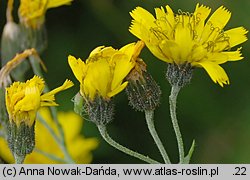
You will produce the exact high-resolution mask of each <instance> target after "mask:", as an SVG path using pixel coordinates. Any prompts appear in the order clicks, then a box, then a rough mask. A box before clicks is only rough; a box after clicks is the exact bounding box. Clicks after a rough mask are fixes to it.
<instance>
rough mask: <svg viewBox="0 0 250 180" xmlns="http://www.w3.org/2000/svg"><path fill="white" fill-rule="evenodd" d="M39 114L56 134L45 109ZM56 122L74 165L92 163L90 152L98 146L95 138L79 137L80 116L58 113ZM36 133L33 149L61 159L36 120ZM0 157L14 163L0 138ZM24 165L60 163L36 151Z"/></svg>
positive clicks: (45, 129) (46, 131) (51, 120)
mask: <svg viewBox="0 0 250 180" xmlns="http://www.w3.org/2000/svg"><path fill="white" fill-rule="evenodd" d="M39 113H40V114H41V116H42V117H43V119H45V120H46V122H47V123H48V125H49V126H50V127H51V128H52V129H53V130H54V132H55V133H56V134H58V131H57V128H56V124H55V122H54V120H53V119H52V117H51V115H50V112H49V110H48V109H47V108H41V109H40V110H39ZM58 120H59V122H60V124H61V126H62V129H63V131H64V134H65V142H66V146H67V149H68V151H69V154H70V155H71V157H72V158H73V160H74V161H75V162H76V163H90V162H91V161H92V154H91V151H92V150H94V149H96V148H97V146H98V141H97V139H96V138H85V137H84V136H83V135H81V129H82V125H83V120H82V119H81V117H80V116H78V115H77V114H75V113H74V112H71V111H70V112H58ZM35 131H36V145H35V149H37V150H39V151H41V152H44V153H48V154H51V155H53V156H56V157H58V158H61V159H63V158H64V157H63V153H62V151H61V149H60V147H59V146H58V144H57V143H56V142H55V140H54V139H53V137H52V136H51V134H50V133H49V131H48V130H47V128H46V127H45V126H43V124H42V123H40V122H39V121H38V120H37V121H36V125H35ZM0 147H1V148H0V156H1V158H3V159H4V160H5V161H6V162H7V163H14V158H13V156H12V154H11V152H10V149H9V148H8V145H7V142H6V141H5V140H4V139H3V138H0ZM24 163H26V164H54V163H62V162H60V161H57V160H55V159H50V158H48V157H47V156H45V155H43V154H41V153H39V152H38V151H33V152H32V153H31V154H29V155H27V156H26V158H25V161H24Z"/></svg>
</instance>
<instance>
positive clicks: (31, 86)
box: [5, 76, 73, 127]
mask: <svg viewBox="0 0 250 180" xmlns="http://www.w3.org/2000/svg"><path fill="white" fill-rule="evenodd" d="M72 86H73V83H72V82H71V81H69V80H66V81H65V82H64V84H63V85H62V86H60V87H58V88H56V89H54V90H52V91H50V92H48V93H45V94H42V92H43V89H44V87H45V84H44V81H43V79H42V78H40V77H38V76H34V77H33V78H32V79H30V80H28V81H26V82H25V83H23V82H14V83H13V84H12V85H11V86H10V87H8V88H6V93H5V100H6V108H7V111H8V114H9V120H10V122H14V123H15V124H16V125H17V126H19V125H20V124H21V123H22V122H24V123H25V124H26V125H27V126H29V127H31V126H32V125H33V124H34V121H35V118H36V112H37V110H38V109H39V108H40V107H44V106H57V104H56V103H55V94H57V93H58V92H60V91H63V90H65V89H68V88H70V87H72Z"/></svg>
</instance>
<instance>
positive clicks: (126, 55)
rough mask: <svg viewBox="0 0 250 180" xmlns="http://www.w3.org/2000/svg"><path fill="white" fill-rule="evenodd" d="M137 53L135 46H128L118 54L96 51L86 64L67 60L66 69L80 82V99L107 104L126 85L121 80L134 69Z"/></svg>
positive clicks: (103, 50)
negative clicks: (104, 101) (100, 100)
mask: <svg viewBox="0 0 250 180" xmlns="http://www.w3.org/2000/svg"><path fill="white" fill-rule="evenodd" d="M137 51H138V44H136V43H131V44H128V45H126V46H124V47H122V48H121V49H119V50H115V49H113V48H112V47H104V46H100V47H97V48H96V49H94V50H93V51H92V52H91V53H90V55H89V57H88V59H87V60H86V62H84V61H82V60H81V59H80V58H79V59H76V58H75V57H73V56H69V57H68V62H69V65H70V67H71V69H72V71H73V73H74V75H75V76H76V78H77V80H78V81H79V82H80V93H81V95H82V96H83V97H85V98H88V99H90V100H94V99H95V97H96V96H101V97H102V98H104V99H106V100H108V99H110V98H111V97H112V96H114V95H116V94H118V93H119V92H121V91H122V90H123V89H124V88H125V87H126V86H127V84H128V82H123V80H124V78H125V77H126V76H127V75H128V73H129V72H130V71H131V69H132V68H133V67H134V65H135V60H136V57H135V56H138V52H137Z"/></svg>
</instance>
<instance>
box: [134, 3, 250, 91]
mask: <svg viewBox="0 0 250 180" xmlns="http://www.w3.org/2000/svg"><path fill="white" fill-rule="evenodd" d="M210 11H211V9H210V8H209V7H206V6H203V5H199V4H197V5H196V9H195V11H194V13H185V12H179V13H178V14H174V13H173V11H172V9H171V8H170V7H169V6H166V10H165V9H164V8H163V7H161V8H155V14H156V17H154V16H153V15H152V14H150V13H149V12H148V11H146V10H145V9H143V8H141V7H137V8H136V9H135V10H133V11H132V12H131V16H132V17H133V21H132V25H131V27H130V32H131V33H132V34H134V35H135V36H137V37H138V38H139V39H141V40H143V41H144V42H145V44H146V46H147V47H148V48H149V50H150V51H151V52H152V53H153V54H154V55H155V56H156V57H157V58H159V59H160V60H162V61H165V62H167V63H174V64H177V65H181V64H185V63H189V64H191V66H195V67H203V68H204V69H205V70H206V71H207V73H208V74H209V75H210V77H211V79H212V80H213V81H214V82H215V83H216V82H217V83H219V84H220V85H221V86H223V84H229V79H228V76H227V74H226V73H225V71H224V69H223V68H222V67H221V66H219V64H222V63H225V62H227V61H237V60H241V59H243V57H242V56H241V52H240V48H238V49H237V50H236V51H231V48H232V47H234V46H236V45H239V44H241V43H243V42H245V41H246V40H247V37H246V33H247V32H248V31H247V30H246V29H244V28H243V27H237V28H233V29H230V30H227V31H224V30H223V28H224V27H225V25H226V24H227V23H228V21H229V19H230V16H231V13H230V12H229V11H228V10H227V9H226V8H224V7H223V6H221V7H219V8H218V9H217V10H216V11H215V12H214V13H213V14H212V15H211V16H210V17H209V19H208V20H206V19H207V18H208V16H209V14H210Z"/></svg>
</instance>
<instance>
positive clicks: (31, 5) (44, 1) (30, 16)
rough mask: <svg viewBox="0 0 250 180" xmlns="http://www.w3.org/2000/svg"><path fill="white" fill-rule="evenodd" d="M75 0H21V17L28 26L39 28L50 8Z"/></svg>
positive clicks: (21, 20)
mask: <svg viewBox="0 0 250 180" xmlns="http://www.w3.org/2000/svg"><path fill="white" fill-rule="evenodd" d="M72 1H73V0H20V7H19V18H20V22H21V23H22V24H24V25H25V26H26V27H31V28H33V29H37V28H39V27H40V26H41V25H42V24H43V23H44V21H45V13H46V11H47V10H48V9H50V8H55V7H58V6H62V5H69V4H70V3H71V2H72Z"/></svg>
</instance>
